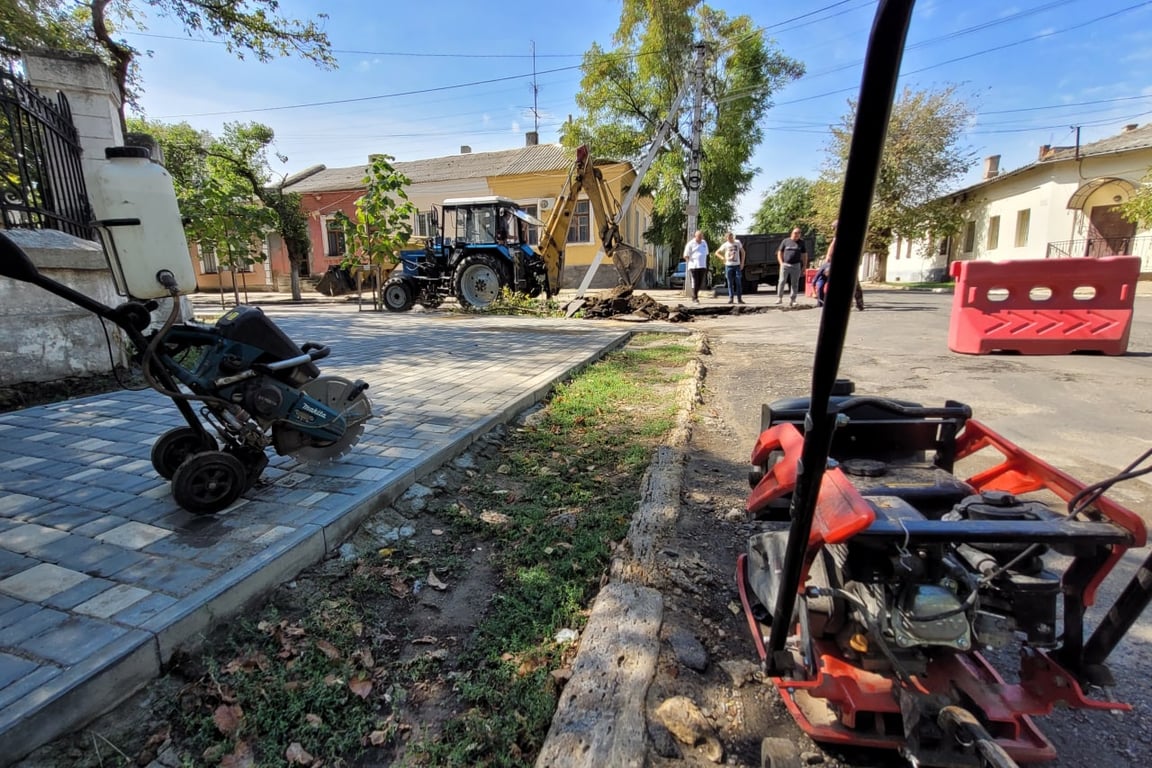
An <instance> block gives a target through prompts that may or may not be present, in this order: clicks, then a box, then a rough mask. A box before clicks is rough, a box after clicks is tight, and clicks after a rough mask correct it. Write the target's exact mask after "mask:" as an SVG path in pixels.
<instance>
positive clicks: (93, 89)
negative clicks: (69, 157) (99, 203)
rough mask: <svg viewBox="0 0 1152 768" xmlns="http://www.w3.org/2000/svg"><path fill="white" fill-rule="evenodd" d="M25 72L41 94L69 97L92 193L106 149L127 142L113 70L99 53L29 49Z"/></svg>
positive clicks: (89, 188)
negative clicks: (58, 93) (97, 54)
mask: <svg viewBox="0 0 1152 768" xmlns="http://www.w3.org/2000/svg"><path fill="white" fill-rule="evenodd" d="M24 72H25V77H26V78H27V79H28V82H29V83H31V84H32V85H33V86H35V87H36V88H38V89H39V90H40V92H41V93H43V94H45V95H50V94H52V93H55V92H56V91H60V92H61V93H63V94H64V95H65V96H67V97H68V104H69V106H71V107H72V122H73V124H74V125H75V126H76V130H77V132H78V133H79V134H80V146H81V147H82V148H83V155H82V157H81V163H82V166H83V169H84V183H85V184H86V185H87V186H88V190H89V193H91V190H92V189H94V185H95V179H96V171H97V169H98V168H99V167H100V166H101V165H102V164H103V163H106V162H107V160H105V158H104V149H105V148H106V147H120V146H123V145H124V132H123V130H122V129H121V127H120V92H119V90H118V89H117V87H116V83H115V82H114V81H113V79H112V72H111V71H110V70H109V69H108V67H107V66H106V65H105V64H104V62H102V61H100V59H99V57H97V56H96V55H95V54H92V53H74V52H71V51H57V50H49V49H39V50H34V51H30V52H25V53H24Z"/></svg>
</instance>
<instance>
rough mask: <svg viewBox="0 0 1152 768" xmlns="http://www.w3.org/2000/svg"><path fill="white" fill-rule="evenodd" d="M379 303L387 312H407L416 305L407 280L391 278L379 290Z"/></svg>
mask: <svg viewBox="0 0 1152 768" xmlns="http://www.w3.org/2000/svg"><path fill="white" fill-rule="evenodd" d="M380 301H381V302H382V303H383V304H384V308H385V309H387V310H388V311H389V312H407V311H408V310H410V309H412V305H413V304H415V303H416V298H415V296H413V293H412V286H410V285H408V281H407V280H405V279H404V278H402V277H393V278H391V279H390V280H389V281H388V282H386V283H384V287H383V288H382V289H380Z"/></svg>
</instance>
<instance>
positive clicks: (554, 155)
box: [285, 144, 572, 193]
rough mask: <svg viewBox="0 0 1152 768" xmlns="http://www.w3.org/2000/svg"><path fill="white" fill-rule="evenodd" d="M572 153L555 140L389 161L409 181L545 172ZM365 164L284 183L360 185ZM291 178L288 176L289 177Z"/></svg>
mask: <svg viewBox="0 0 1152 768" xmlns="http://www.w3.org/2000/svg"><path fill="white" fill-rule="evenodd" d="M571 164H572V157H571V156H570V155H569V153H568V151H567V150H565V149H564V147H562V146H561V145H559V144H536V145H532V146H527V147H518V148H516V149H505V150H500V151H497V152H468V153H464V154H459V155H448V156H446V157H433V158H429V159H426V160H411V161H397V162H394V163H393V164H392V165H393V167H394V168H395V169H396V170H397V172H399V173H402V174H404V175H405V176H407V177H408V178H409V179H410V180H411V181H412V183H413V184H419V183H421V182H433V181H451V180H453V179H475V178H486V177H489V176H511V175H516V174H530V173H545V172H550V171H557V170H566V169H567V168H568V167H569V166H570V165H571ZM369 167H370V166H369V165H367V164H365V165H354V166H351V167H348V168H324V169H323V170H320V171H316V172H315V173H312V174H310V175H308V176H307V177H306V178H303V179H300V180H299V181H297V182H295V183H289V184H287V185H285V191H289V192H301V193H303V192H336V191H340V190H349V189H363V188H364V177H365V176H367V175H368V169H369ZM290 181H291V180H290Z"/></svg>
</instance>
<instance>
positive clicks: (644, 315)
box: [565, 285, 692, 323]
mask: <svg viewBox="0 0 1152 768" xmlns="http://www.w3.org/2000/svg"><path fill="white" fill-rule="evenodd" d="M581 310H583V312H584V317H586V318H589V319H607V318H611V319H613V320H624V321H626V322H627V321H630V322H636V323H646V322H648V321H649V320H667V321H668V322H671V323H683V322H688V321H689V320H691V319H692V315H690V314H689V313H687V312H685V311H683V310H682V309H680V308H676V309H670V308H669V307H668V305H666V304H661V303H660V302H658V301H656V299H654V298H652V297H651V296H649V295H648V294H646V293H635V292H634V291H633V289H631V288H628V287H626V286H623V285H618V286H616V287H615V288H613V289H611V290H609V291H603V292H601V293H598V294H596V295H594V296H585V297H583V298H580V299H573V300H572V301H571V302H569V303H568V305H567V307H565V311H566V312H567V314H568V316H569V317H571V316H572V315H574V314H576V312H578V311H581Z"/></svg>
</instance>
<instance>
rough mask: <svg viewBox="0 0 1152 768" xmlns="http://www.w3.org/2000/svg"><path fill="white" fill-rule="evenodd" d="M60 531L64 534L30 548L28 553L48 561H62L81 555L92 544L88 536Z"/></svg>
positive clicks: (30, 555)
mask: <svg viewBox="0 0 1152 768" xmlns="http://www.w3.org/2000/svg"><path fill="white" fill-rule="evenodd" d="M53 530H57V529H53ZM60 533H63V534H64V535H63V536H60V537H58V538H55V539H51V540H49V541H47V542H45V543H43V544H38V545H36V546H34V547H32V548H30V549H29V550H28V551H27V553H26V554H27V555H28V556H29V557H35V558H37V559H39V560H43V561H45V562H48V563H60V562H62V561H65V560H71V559H72V558H75V557H79V556H80V555H82V554H83V552H84V550H86V549H88V547H91V546H92V540H91V539H89V538H87V537H86V536H73V535H70V534H68V533H65V532H64V531H60Z"/></svg>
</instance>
